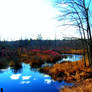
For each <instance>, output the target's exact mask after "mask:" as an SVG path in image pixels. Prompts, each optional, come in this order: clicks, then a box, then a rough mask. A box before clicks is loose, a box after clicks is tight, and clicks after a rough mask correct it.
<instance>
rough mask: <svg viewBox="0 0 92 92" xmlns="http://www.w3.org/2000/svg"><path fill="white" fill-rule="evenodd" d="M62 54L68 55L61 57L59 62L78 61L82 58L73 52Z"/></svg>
mask: <svg viewBox="0 0 92 92" xmlns="http://www.w3.org/2000/svg"><path fill="white" fill-rule="evenodd" d="M63 55H68V56H67V58H63V59H62V60H60V61H59V62H62V61H78V60H80V59H81V58H82V55H75V54H63ZM59 62H58V63H59Z"/></svg>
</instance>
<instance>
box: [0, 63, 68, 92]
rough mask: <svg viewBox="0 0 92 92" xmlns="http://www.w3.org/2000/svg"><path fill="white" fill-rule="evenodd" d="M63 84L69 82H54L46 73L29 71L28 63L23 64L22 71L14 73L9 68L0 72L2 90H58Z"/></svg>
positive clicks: (5, 91) (10, 91)
mask: <svg viewBox="0 0 92 92" xmlns="http://www.w3.org/2000/svg"><path fill="white" fill-rule="evenodd" d="M64 85H70V84H67V83H65V82H61V83H59V82H57V81H56V82H55V81H53V80H52V79H51V77H50V76H48V75H43V74H41V73H39V72H37V71H35V72H34V71H31V70H30V66H29V65H28V64H23V71H22V73H16V74H14V73H13V72H12V71H11V69H10V68H9V69H8V70H6V71H5V72H3V73H0V88H3V89H4V92H58V89H60V87H63V86H64Z"/></svg>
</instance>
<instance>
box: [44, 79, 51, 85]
mask: <svg viewBox="0 0 92 92" xmlns="http://www.w3.org/2000/svg"><path fill="white" fill-rule="evenodd" d="M44 81H45V82H46V83H47V84H50V83H51V82H52V80H51V79H45V80H44Z"/></svg>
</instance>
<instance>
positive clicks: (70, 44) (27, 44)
mask: <svg viewBox="0 0 92 92" xmlns="http://www.w3.org/2000/svg"><path fill="white" fill-rule="evenodd" d="M19 47H20V48H29V49H56V48H57V49H59V48H72V49H82V47H83V46H82V40H81V39H78V40H32V39H31V40H28V39H26V40H17V41H0V48H19Z"/></svg>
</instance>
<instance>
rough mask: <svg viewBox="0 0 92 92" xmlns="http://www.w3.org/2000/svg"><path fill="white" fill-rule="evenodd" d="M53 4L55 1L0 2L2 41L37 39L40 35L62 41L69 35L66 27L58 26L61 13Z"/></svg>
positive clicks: (9, 0)
mask: <svg viewBox="0 0 92 92" xmlns="http://www.w3.org/2000/svg"><path fill="white" fill-rule="evenodd" d="M53 4H54V0H0V39H1V40H18V39H21V38H22V39H25V38H28V39H30V38H32V39H36V38H37V35H38V34H41V35H42V37H43V39H55V34H56V37H57V39H62V38H63V36H64V35H66V36H67V35H69V34H70V32H69V31H65V30H66V28H65V27H59V26H58V25H59V23H58V21H57V19H56V18H55V17H56V15H58V14H59V12H58V11H57V9H56V8H54V7H53ZM70 29H71V27H70V28H68V27H67V30H70ZM72 29H74V28H72ZM70 35H74V32H72V34H70Z"/></svg>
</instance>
